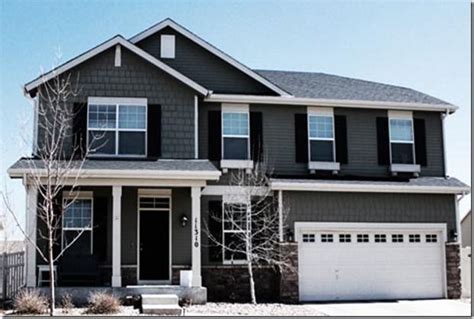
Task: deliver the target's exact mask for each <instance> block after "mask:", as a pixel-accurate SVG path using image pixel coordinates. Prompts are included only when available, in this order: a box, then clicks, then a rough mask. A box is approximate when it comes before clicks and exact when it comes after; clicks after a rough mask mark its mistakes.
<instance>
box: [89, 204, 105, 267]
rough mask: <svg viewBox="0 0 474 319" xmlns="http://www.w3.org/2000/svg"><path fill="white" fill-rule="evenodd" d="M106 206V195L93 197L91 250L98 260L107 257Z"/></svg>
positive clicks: (103, 259)
mask: <svg viewBox="0 0 474 319" xmlns="http://www.w3.org/2000/svg"><path fill="white" fill-rule="evenodd" d="M107 206H108V200H107V197H94V220H93V228H92V232H93V234H92V236H93V238H94V243H93V246H94V247H93V252H94V256H97V258H98V260H99V261H106V259H107Z"/></svg>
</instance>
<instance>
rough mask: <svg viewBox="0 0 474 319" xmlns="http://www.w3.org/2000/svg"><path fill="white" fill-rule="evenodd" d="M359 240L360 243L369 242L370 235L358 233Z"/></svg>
mask: <svg viewBox="0 0 474 319" xmlns="http://www.w3.org/2000/svg"><path fill="white" fill-rule="evenodd" d="M357 242H358V243H368V242H369V235H368V234H357Z"/></svg>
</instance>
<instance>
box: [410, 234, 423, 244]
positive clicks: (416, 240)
mask: <svg viewBox="0 0 474 319" xmlns="http://www.w3.org/2000/svg"><path fill="white" fill-rule="evenodd" d="M408 241H409V242H410V243H419V242H420V241H421V236H420V234H409V235H408Z"/></svg>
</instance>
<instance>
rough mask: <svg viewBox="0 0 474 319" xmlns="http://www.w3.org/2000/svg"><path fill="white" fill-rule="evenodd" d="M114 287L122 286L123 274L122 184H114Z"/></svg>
mask: <svg viewBox="0 0 474 319" xmlns="http://www.w3.org/2000/svg"><path fill="white" fill-rule="evenodd" d="M112 197H113V204H112V287H121V286H122V274H121V257H122V254H121V248H120V246H121V245H120V244H121V240H122V236H121V213H122V207H121V206H122V186H112Z"/></svg>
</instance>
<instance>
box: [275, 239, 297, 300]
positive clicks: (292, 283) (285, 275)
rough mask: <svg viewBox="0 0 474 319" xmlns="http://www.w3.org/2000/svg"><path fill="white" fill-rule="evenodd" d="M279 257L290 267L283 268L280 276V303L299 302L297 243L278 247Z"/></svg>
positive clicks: (288, 243)
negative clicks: (279, 250)
mask: <svg viewBox="0 0 474 319" xmlns="http://www.w3.org/2000/svg"><path fill="white" fill-rule="evenodd" d="M280 249H281V256H282V258H284V259H285V260H286V261H287V264H288V265H289V266H290V267H284V268H283V269H282V270H281V272H282V273H281V276H280V301H281V302H285V303H298V302H299V293H298V291H299V287H298V243H295V242H287V243H282V244H281V246H280Z"/></svg>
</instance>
